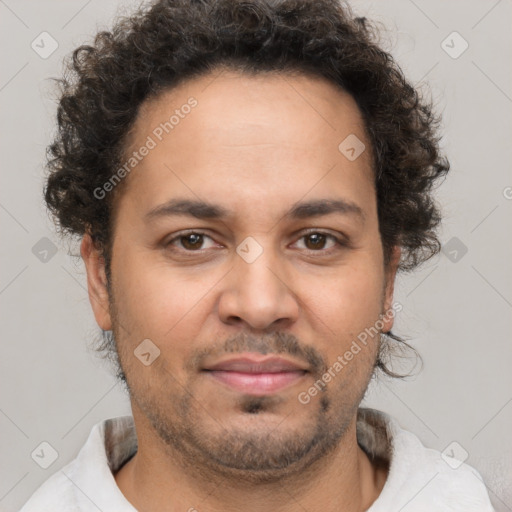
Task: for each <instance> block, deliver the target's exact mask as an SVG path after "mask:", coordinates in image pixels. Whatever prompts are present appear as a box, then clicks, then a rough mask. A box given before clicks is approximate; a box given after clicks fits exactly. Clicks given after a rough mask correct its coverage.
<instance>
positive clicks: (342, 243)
mask: <svg viewBox="0 0 512 512" xmlns="http://www.w3.org/2000/svg"><path fill="white" fill-rule="evenodd" d="M187 235H201V236H203V237H207V238H210V239H212V237H211V236H209V235H208V234H207V233H204V232H203V231H197V230H189V231H182V232H180V233H178V234H177V235H176V236H174V237H173V238H171V239H170V240H169V241H167V242H166V243H165V244H164V245H165V247H166V248H168V247H172V244H173V242H175V241H177V240H180V239H181V238H183V237H186V236H187ZM310 235H323V236H325V237H326V238H328V239H331V240H333V241H334V242H335V245H334V246H333V247H331V248H329V249H318V250H314V249H305V250H306V251H307V252H308V253H310V254H317V253H322V254H324V255H330V254H331V253H333V252H335V251H338V250H340V249H342V248H346V247H348V246H349V242H348V241H347V239H345V238H343V237H340V238H338V237H336V236H335V235H333V234H331V233H327V232H325V231H318V230H311V231H308V232H306V233H303V234H302V235H301V236H300V237H299V238H298V240H302V239H304V238H306V237H307V236H310ZM212 240H213V239H212ZM171 250H173V251H178V252H185V253H196V254H202V253H203V252H204V251H207V250H208V249H198V250H189V249H183V248H176V247H173V248H172V249H171Z"/></svg>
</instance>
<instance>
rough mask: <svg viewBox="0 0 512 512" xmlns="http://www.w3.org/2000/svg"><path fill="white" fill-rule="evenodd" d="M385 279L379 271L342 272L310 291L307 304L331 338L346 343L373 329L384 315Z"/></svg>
mask: <svg viewBox="0 0 512 512" xmlns="http://www.w3.org/2000/svg"><path fill="white" fill-rule="evenodd" d="M382 287H383V275H382V274H381V273H380V272H378V270H376V268H375V267H373V268H372V267H371V266H367V267H366V268H364V269H362V268H350V269H346V270H345V271H343V272H339V273H338V274H337V275H336V276H333V277H332V279H330V280H328V281H324V282H323V286H321V287H315V286H309V287H307V290H308V296H307V297H305V302H306V304H308V306H309V307H310V308H311V309H312V310H313V311H314V312H315V315H316V316H317V317H318V318H319V319H321V321H322V325H323V329H324V330H325V332H326V334H327V335H328V337H330V338H331V339H332V337H336V338H337V339H339V340H345V341H346V339H347V337H351V338H352V337H356V336H357V335H358V334H359V333H360V332H362V331H364V329H365V328H367V327H370V326H372V325H373V324H374V323H375V322H376V321H377V319H378V318H379V315H380V314H381V313H382V310H381V305H382V298H383V297H382V295H383V288H382Z"/></svg>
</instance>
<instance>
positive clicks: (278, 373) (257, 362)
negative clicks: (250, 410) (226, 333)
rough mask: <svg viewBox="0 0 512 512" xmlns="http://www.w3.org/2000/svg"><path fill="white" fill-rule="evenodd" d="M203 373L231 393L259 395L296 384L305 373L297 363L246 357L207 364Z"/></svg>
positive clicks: (273, 358) (275, 358) (279, 358)
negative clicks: (230, 390)
mask: <svg viewBox="0 0 512 512" xmlns="http://www.w3.org/2000/svg"><path fill="white" fill-rule="evenodd" d="M203 372H206V373H207V375H209V376H210V377H211V378H212V379H213V380H214V381H215V382H217V383H220V384H222V385H224V386H227V387H228V388H230V389H232V390H235V391H238V392H242V393H245V394H249V395H254V396H262V395H268V394H272V393H276V392H278V391H281V390H283V389H285V388H287V387H289V386H292V385H293V384H296V383H297V382H299V381H300V380H302V379H303V378H304V376H305V375H306V373H308V370H307V368H306V367H305V366H304V365H301V364H300V363H296V362H294V361H291V360H288V359H284V358H281V357H275V356H271V357H268V356H261V354H250V355H247V356H243V357H240V356H239V357H236V358H231V359H225V360H223V361H220V362H217V363H215V364H212V365H208V366H207V367H206V368H204V369H203Z"/></svg>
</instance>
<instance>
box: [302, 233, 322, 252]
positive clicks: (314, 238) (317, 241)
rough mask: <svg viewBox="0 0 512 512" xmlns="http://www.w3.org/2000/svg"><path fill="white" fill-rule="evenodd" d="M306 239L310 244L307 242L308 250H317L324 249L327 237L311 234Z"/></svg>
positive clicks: (320, 234)
mask: <svg viewBox="0 0 512 512" xmlns="http://www.w3.org/2000/svg"><path fill="white" fill-rule="evenodd" d="M304 239H305V240H307V241H309V242H310V243H309V244H308V242H306V247H307V248H308V249H312V250H317V249H323V248H324V247H323V246H324V245H325V241H326V240H327V236H326V235H324V234H323V233H311V234H310V235H306V236H305V237H304Z"/></svg>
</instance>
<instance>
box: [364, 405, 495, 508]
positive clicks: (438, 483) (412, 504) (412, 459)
mask: <svg viewBox="0 0 512 512" xmlns="http://www.w3.org/2000/svg"><path fill="white" fill-rule="evenodd" d="M363 415H369V420H368V422H367V424H370V425H372V424H374V425H377V427H376V428H377V430H376V432H377V433H380V435H381V437H382V438H383V439H385V440H386V442H387V450H386V454H387V457H388V460H389V473H388V478H387V481H386V483H385V485H384V488H383V490H382V492H381V494H380V496H379V498H378V499H377V500H376V501H375V503H374V504H373V505H372V507H371V508H370V510H369V511H368V512H381V511H384V510H395V509H396V510H403V512H407V511H410V512H412V511H414V512H423V511H425V512H426V511H429V512H431V511H432V510H436V511H437V512H459V511H460V512H493V508H492V505H491V502H490V500H489V495H488V493H487V488H486V486H485V484H484V482H483V479H482V477H481V476H480V474H479V473H478V471H476V469H474V468H472V467H471V466H469V465H468V464H465V463H463V462H461V461H459V460H457V458H456V456H457V454H456V453H453V451H451V450H450V451H448V452H447V453H444V454H443V453H441V452H439V451H438V450H434V449H432V448H427V447H426V446H424V445H423V443H422V442H421V441H420V439H419V438H418V437H417V436H416V435H415V434H413V433H412V432H409V431H407V430H405V429H403V428H401V427H400V425H399V424H398V422H397V421H396V420H395V419H393V418H392V417H390V416H389V415H387V414H385V413H382V412H380V411H374V410H364V412H363ZM370 428H373V427H370ZM384 431H385V435H383V432H384ZM366 435H368V433H367V434H366ZM378 444H379V443H377V445H378ZM380 444H381V445H382V444H383V443H380ZM454 451H455V452H457V450H454ZM381 455H384V453H382V452H381ZM450 455H453V456H450Z"/></svg>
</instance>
